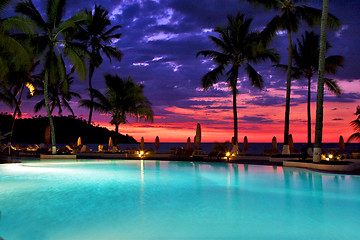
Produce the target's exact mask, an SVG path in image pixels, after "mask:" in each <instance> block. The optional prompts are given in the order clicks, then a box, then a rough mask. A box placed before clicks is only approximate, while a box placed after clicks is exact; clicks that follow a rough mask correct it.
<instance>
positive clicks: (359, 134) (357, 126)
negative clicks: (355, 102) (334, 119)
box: [347, 106, 360, 142]
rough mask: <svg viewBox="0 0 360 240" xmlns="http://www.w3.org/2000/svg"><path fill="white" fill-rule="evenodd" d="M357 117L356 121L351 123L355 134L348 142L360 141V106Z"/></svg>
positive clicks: (357, 109)
mask: <svg viewBox="0 0 360 240" xmlns="http://www.w3.org/2000/svg"><path fill="white" fill-rule="evenodd" d="M355 115H356V116H357V117H356V119H355V120H354V121H351V123H350V124H351V126H353V128H354V130H355V133H353V134H351V136H350V137H349V139H348V140H347V142H350V141H352V140H360V106H357V108H356V113H355Z"/></svg>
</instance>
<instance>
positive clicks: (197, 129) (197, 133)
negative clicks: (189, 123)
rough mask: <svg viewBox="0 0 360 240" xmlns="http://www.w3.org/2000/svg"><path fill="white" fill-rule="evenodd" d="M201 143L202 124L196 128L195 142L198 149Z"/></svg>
mask: <svg viewBox="0 0 360 240" xmlns="http://www.w3.org/2000/svg"><path fill="white" fill-rule="evenodd" d="M200 142H201V127H200V123H198V124H197V126H196V135H195V141H194V145H195V148H196V149H198V148H199V146H200Z"/></svg>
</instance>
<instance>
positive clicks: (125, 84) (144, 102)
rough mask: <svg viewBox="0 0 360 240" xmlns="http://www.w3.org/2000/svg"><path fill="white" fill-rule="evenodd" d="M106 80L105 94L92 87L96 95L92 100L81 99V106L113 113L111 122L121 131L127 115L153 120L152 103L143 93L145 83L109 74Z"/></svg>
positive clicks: (117, 130)
mask: <svg viewBox="0 0 360 240" xmlns="http://www.w3.org/2000/svg"><path fill="white" fill-rule="evenodd" d="M104 77H105V82H106V91H105V95H104V94H102V93H101V92H100V91H98V90H96V89H92V90H91V91H92V94H93V95H94V99H96V100H97V101H94V102H93V103H92V102H91V100H81V101H80V106H81V107H86V108H90V107H91V106H93V107H94V110H97V111H99V112H103V113H109V114H111V117H112V119H111V122H110V123H111V124H112V125H115V131H116V132H117V133H118V132H119V125H120V123H126V122H127V116H132V117H135V118H136V119H145V120H147V121H153V116H154V113H153V111H152V109H151V103H150V102H149V100H148V99H147V98H146V97H145V96H144V94H143V88H144V86H143V85H138V84H136V83H135V82H134V81H133V79H132V78H131V77H128V78H120V77H119V76H117V75H115V76H112V75H110V74H107V75H105V76H104Z"/></svg>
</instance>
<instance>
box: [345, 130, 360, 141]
mask: <svg viewBox="0 0 360 240" xmlns="http://www.w3.org/2000/svg"><path fill="white" fill-rule="evenodd" d="M353 140H360V133H359V132H357V133H353V134H352V135H351V136H350V137H349V138H348V140H347V142H350V141H353Z"/></svg>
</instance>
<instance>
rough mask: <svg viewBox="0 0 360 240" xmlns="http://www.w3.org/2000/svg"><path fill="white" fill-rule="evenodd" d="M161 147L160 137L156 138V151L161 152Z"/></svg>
mask: <svg viewBox="0 0 360 240" xmlns="http://www.w3.org/2000/svg"><path fill="white" fill-rule="evenodd" d="M159 147H160V140H159V136H156V138H155V148H156V151H158V150H159Z"/></svg>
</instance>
